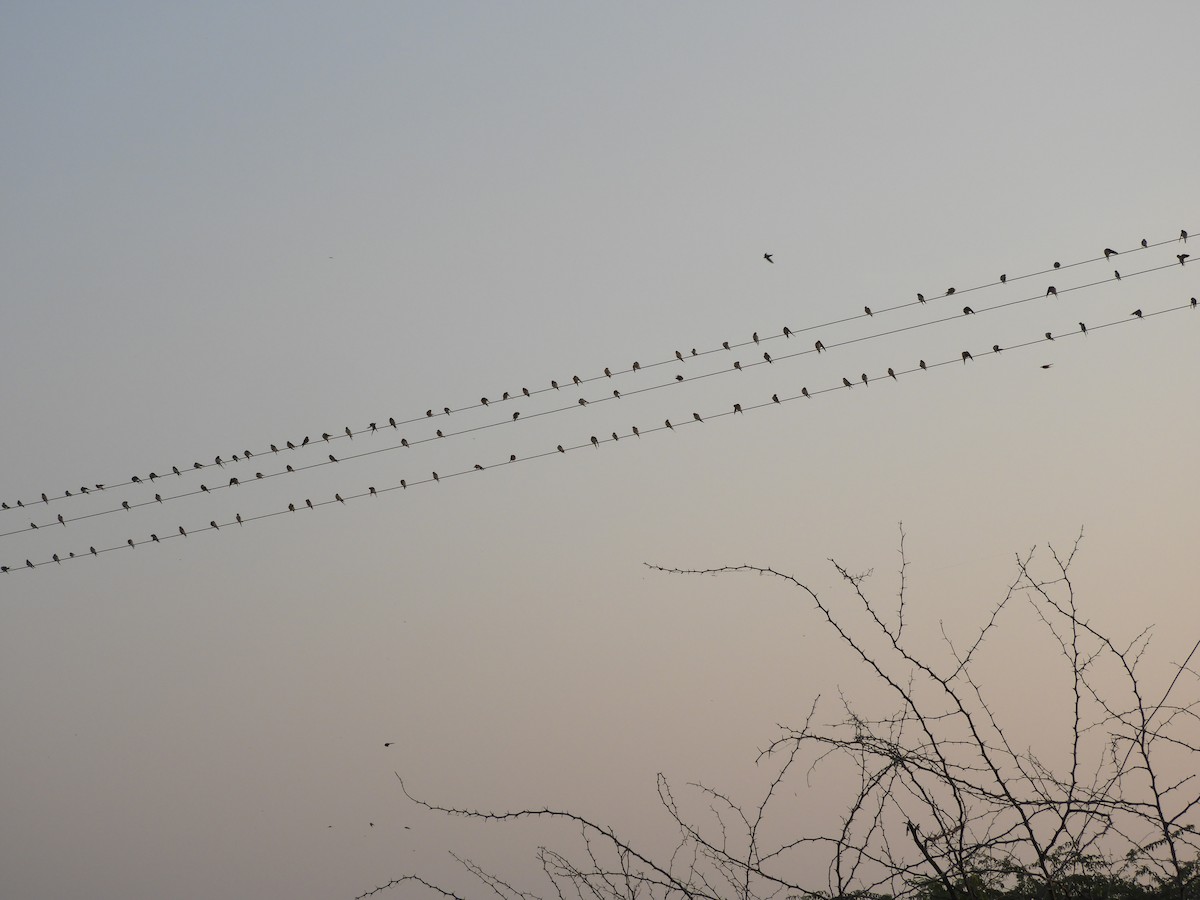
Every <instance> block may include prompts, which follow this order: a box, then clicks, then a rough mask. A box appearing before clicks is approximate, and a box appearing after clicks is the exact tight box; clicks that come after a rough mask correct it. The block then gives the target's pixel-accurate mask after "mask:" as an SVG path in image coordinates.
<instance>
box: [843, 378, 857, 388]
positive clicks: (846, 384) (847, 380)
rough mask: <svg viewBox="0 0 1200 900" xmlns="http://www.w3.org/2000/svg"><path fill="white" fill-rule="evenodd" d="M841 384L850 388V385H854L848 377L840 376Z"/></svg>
mask: <svg viewBox="0 0 1200 900" xmlns="http://www.w3.org/2000/svg"><path fill="white" fill-rule="evenodd" d="M842 384H844V385H845V386H846V387H848V388H852V387H854V385H852V384H851V383H850V379H849V378H842Z"/></svg>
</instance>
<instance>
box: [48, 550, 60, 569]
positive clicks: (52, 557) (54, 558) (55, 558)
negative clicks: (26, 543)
mask: <svg viewBox="0 0 1200 900" xmlns="http://www.w3.org/2000/svg"><path fill="white" fill-rule="evenodd" d="M50 558H51V559H53V560H54V561H55V562H56V563H58V564H59V565H60V566H61V565H62V562H61V561H60V560H59V558H58V554H57V553H52V554H50Z"/></svg>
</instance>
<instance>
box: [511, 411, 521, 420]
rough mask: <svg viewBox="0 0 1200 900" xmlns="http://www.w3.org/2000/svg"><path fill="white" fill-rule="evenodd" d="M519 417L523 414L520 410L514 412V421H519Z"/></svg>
mask: <svg viewBox="0 0 1200 900" xmlns="http://www.w3.org/2000/svg"><path fill="white" fill-rule="evenodd" d="M519 418H521V414H520V413H519V412H515V413H513V421H514V422H515V421H517V419H519Z"/></svg>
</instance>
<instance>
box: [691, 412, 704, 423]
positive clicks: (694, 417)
mask: <svg viewBox="0 0 1200 900" xmlns="http://www.w3.org/2000/svg"><path fill="white" fill-rule="evenodd" d="M692 418H693V419H695V420H696V421H697V422H703V421H704V420H703V419H702V418H700V413H698V412H694V413H692Z"/></svg>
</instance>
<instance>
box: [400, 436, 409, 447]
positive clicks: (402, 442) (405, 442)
mask: <svg viewBox="0 0 1200 900" xmlns="http://www.w3.org/2000/svg"><path fill="white" fill-rule="evenodd" d="M400 446H401V447H407V446H408V438H400Z"/></svg>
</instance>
